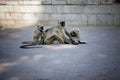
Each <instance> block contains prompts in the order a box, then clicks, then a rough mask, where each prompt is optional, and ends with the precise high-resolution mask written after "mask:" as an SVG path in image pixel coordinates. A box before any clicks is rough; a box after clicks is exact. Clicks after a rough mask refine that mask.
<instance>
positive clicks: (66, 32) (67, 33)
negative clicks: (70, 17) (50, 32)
mask: <svg viewBox="0 0 120 80" xmlns="http://www.w3.org/2000/svg"><path fill="white" fill-rule="evenodd" d="M64 30H65V34H66V35H67V36H68V37H69V38H70V39H72V36H71V35H70V34H69V32H68V31H67V30H66V29H65V28H64Z"/></svg>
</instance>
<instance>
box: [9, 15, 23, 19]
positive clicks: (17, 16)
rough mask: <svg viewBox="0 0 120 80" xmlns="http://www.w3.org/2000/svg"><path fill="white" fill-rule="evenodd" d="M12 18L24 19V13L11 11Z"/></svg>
mask: <svg viewBox="0 0 120 80" xmlns="http://www.w3.org/2000/svg"><path fill="white" fill-rule="evenodd" d="M11 19H13V20H22V19H23V15H22V13H11Z"/></svg>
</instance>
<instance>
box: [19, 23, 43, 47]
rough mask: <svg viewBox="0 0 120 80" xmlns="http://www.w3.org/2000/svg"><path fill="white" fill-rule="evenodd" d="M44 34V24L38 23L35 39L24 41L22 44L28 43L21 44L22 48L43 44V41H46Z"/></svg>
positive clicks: (34, 34)
mask: <svg viewBox="0 0 120 80" xmlns="http://www.w3.org/2000/svg"><path fill="white" fill-rule="evenodd" d="M43 36H44V26H42V25H37V29H36V30H35V31H34V33H33V41H24V42H22V44H26V45H22V46H20V48H25V47H27V46H34V45H39V44H43V42H44V41H43ZM39 39H40V40H39Z"/></svg>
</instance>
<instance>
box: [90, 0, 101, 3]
mask: <svg viewBox="0 0 120 80" xmlns="http://www.w3.org/2000/svg"><path fill="white" fill-rule="evenodd" d="M88 4H100V0H88Z"/></svg>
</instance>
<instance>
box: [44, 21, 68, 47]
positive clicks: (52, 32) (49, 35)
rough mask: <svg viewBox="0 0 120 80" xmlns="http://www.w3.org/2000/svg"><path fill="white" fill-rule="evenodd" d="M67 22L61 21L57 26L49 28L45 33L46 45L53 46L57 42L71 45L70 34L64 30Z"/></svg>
mask: <svg viewBox="0 0 120 80" xmlns="http://www.w3.org/2000/svg"><path fill="white" fill-rule="evenodd" d="M64 26H65V22H64V21H61V22H59V23H58V24H57V25H56V26H54V27H52V28H49V29H47V30H46V31H45V39H44V42H45V44H47V45H49V44H52V43H53V42H54V41H55V40H57V41H59V43H61V44H64V43H70V41H69V37H70V35H69V33H68V31H67V30H66V29H65V28H64Z"/></svg>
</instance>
